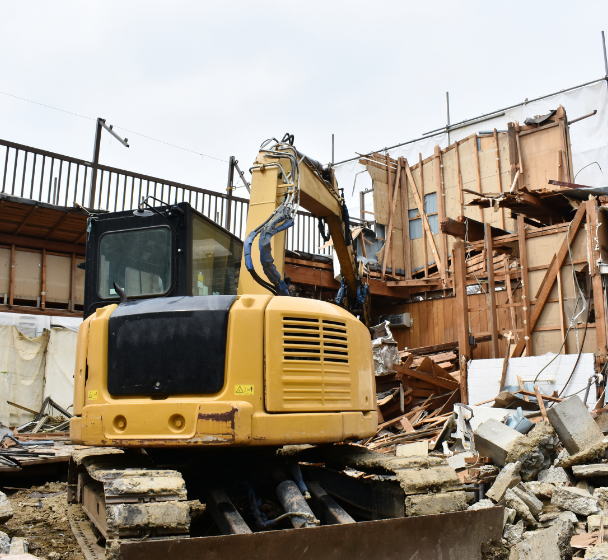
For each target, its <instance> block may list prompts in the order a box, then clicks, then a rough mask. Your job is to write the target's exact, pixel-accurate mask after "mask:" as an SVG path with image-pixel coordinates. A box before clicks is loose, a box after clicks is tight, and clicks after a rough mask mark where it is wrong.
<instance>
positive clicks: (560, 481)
mask: <svg viewBox="0 0 608 560" xmlns="http://www.w3.org/2000/svg"><path fill="white" fill-rule="evenodd" d="M538 482H549V483H551V484H554V485H555V486H568V485H570V483H571V480H570V476H569V475H568V473H567V472H566V471H565V470H564V469H563V468H562V467H551V468H550V469H546V470H544V471H540V472H539V473H538Z"/></svg>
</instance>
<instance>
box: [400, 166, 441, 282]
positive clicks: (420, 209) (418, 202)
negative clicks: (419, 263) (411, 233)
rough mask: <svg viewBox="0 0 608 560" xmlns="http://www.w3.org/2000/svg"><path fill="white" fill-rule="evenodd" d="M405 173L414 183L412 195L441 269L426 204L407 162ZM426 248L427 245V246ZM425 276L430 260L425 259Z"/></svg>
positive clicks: (438, 266)
mask: <svg viewBox="0 0 608 560" xmlns="http://www.w3.org/2000/svg"><path fill="white" fill-rule="evenodd" d="M420 168H421V170H422V165H421V166H420ZM405 171H406V172H407V176H408V179H409V181H410V182H411V183H412V193H413V194H414V199H415V200H416V205H417V206H418V212H419V213H420V216H421V218H422V224H423V225H424V228H423V231H426V232H427V233H428V235H429V237H430V240H431V245H432V250H433V254H434V255H435V262H436V263H437V268H438V269H440V268H441V259H440V257H439V252H438V251H437V245H435V239H433V233H432V231H431V226H430V225H429V220H428V218H427V216H426V212H425V211H424V202H423V199H421V198H420V194H419V193H418V188H417V187H416V183H414V177H412V170H411V169H410V166H409V164H408V162H407V160H405ZM420 173H421V175H420V177H421V180H422V171H421V172H420ZM425 246H426V244H425ZM425 261H427V262H425V270H426V272H425V276H428V258H427V257H425Z"/></svg>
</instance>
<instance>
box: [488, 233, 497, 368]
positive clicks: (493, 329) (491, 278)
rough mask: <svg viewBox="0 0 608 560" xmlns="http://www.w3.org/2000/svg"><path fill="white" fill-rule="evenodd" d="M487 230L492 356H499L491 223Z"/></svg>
mask: <svg viewBox="0 0 608 560" xmlns="http://www.w3.org/2000/svg"><path fill="white" fill-rule="evenodd" d="M485 230H486V255H487V259H488V260H487V263H488V296H489V298H490V326H491V329H490V330H491V332H492V358H494V359H495V358H498V357H499V356H500V351H499V349H498V317H497V315H496V284H495V283H494V249H493V248H492V229H491V226H490V224H489V223H487V222H486V223H485Z"/></svg>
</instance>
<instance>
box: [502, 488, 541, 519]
mask: <svg viewBox="0 0 608 560" xmlns="http://www.w3.org/2000/svg"><path fill="white" fill-rule="evenodd" d="M505 502H506V504H507V506H509V507H510V508H511V509H514V510H515V511H516V512H517V515H518V516H519V517H521V518H522V519H523V520H524V523H525V524H526V525H532V526H536V519H534V516H533V515H532V512H531V511H530V508H529V507H528V506H527V505H526V504H525V502H524V501H523V500H522V499H521V498H519V497H518V496H517V494H515V492H513V490H507V491H506V493H505Z"/></svg>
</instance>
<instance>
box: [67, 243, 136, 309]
mask: <svg viewBox="0 0 608 560" xmlns="http://www.w3.org/2000/svg"><path fill="white" fill-rule="evenodd" d="M70 272H71V274H70V311H71V312H72V313H74V304H75V301H76V300H75V298H76V254H75V253H72V268H71V269H70ZM125 289H126V286H125Z"/></svg>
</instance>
